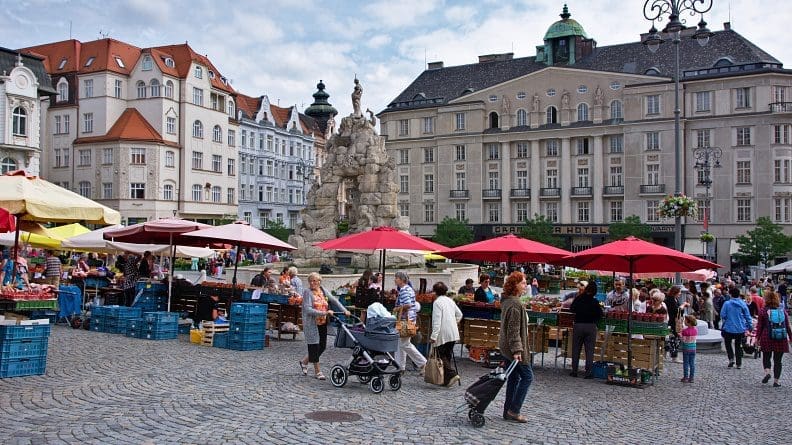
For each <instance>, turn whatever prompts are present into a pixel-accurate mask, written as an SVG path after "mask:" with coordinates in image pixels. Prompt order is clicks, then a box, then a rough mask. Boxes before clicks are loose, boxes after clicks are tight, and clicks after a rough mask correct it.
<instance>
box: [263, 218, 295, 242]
mask: <svg viewBox="0 0 792 445" xmlns="http://www.w3.org/2000/svg"><path fill="white" fill-rule="evenodd" d="M263 230H264V232H266V233H269V234H270V235H272V236H274V237H275V238H278V239H279V240H281V241H283V242H286V243H287V242H289V233H290V230H289V229H287V228H286V225H285V224H283V221H279V220H277V219H276V220H267V228H266V229H263Z"/></svg>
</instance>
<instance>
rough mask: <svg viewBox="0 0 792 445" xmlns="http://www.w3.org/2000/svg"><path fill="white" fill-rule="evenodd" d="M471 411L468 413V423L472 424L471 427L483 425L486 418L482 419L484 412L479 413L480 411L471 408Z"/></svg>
mask: <svg viewBox="0 0 792 445" xmlns="http://www.w3.org/2000/svg"><path fill="white" fill-rule="evenodd" d="M471 411H472V414H469V415H470V416H471V417H470V423H472V424H473V427H475V428H481V427H482V426H484V424H485V423H487V421H486V419H484V414H481V413H480V412H477V411H473V410H471Z"/></svg>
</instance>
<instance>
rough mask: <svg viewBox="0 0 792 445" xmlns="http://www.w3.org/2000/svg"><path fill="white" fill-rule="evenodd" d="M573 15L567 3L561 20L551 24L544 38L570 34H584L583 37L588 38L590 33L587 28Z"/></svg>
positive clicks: (550, 38)
mask: <svg viewBox="0 0 792 445" xmlns="http://www.w3.org/2000/svg"><path fill="white" fill-rule="evenodd" d="M571 16H572V14H570V13H569V8H567V5H566V4H565V5H564V10H563V12H562V13H561V20H559V21H557V22H555V23H553V24H552V25H550V28H548V29H547V32H546V33H545V36H544V39H545V40H552V39H555V38H558V37H569V36H582V37H583V38H585V39H587V38H588V35H586V30H584V29H583V26H582V25H581V24H580V23H578V22H577V21H575V20H573V19H571V18H570V17H571Z"/></svg>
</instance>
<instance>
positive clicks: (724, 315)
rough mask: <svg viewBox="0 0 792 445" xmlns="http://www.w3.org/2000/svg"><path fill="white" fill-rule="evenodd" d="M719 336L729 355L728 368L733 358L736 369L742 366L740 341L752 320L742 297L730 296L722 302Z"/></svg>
mask: <svg viewBox="0 0 792 445" xmlns="http://www.w3.org/2000/svg"><path fill="white" fill-rule="evenodd" d="M720 316H721V321H722V322H723V326H722V327H721V337H723V341H724V343H726V355H727V356H728V357H729V365H728V367H729V368H733V367H734V365H735V360H736V363H737V369H740V368H742V357H743V350H742V341H743V337H745V334H746V332H749V331H750V330H751V329H752V325H753V320H752V319H751V313H750V312H749V311H748V305H746V304H745V300H743V299H742V298H732V299H730V300H728V301H726V302H725V303H723V308H721V314H720Z"/></svg>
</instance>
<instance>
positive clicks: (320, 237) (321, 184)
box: [289, 78, 414, 267]
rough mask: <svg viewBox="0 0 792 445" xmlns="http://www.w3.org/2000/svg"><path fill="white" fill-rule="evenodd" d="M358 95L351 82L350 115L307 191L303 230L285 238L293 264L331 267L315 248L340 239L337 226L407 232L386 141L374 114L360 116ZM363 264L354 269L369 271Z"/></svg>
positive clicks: (331, 259) (331, 257)
mask: <svg viewBox="0 0 792 445" xmlns="http://www.w3.org/2000/svg"><path fill="white" fill-rule="evenodd" d="M362 96H363V87H362V86H361V85H360V81H359V80H358V79H357V78H356V79H355V87H354V90H353V92H352V108H353V112H352V114H351V115H349V116H347V117H345V118H343V119H341V124H340V125H339V126H338V131H337V132H336V133H332V134H331V135H330V137H329V139H328V140H327V143H326V145H325V153H326V155H325V159H324V164H323V165H322V166H321V169H320V180H319V181H317V182H315V183H314V184H313V186H312V187H311V189H310V191H309V192H308V195H307V196H306V206H305V208H304V209H303V211H302V225H301V226H300V227H299V228H298V229H297V230H296V231H295V234H294V235H292V237H291V238H290V239H289V243H290V244H292V245H293V246H296V247H297V251H296V252H294V258H295V260H296V262H297V263H298V265H309V264H310V265H319V264H335V252H334V251H323V250H321V249H319V248H318V247H315V246H314V243H316V242H321V241H326V240H331V239H335V238H338V237H339V236H340V235H343V234H339V233H338V226H339V223H340V222H341V221H346V222H347V223H348V227H349V233H356V232H362V231H364V230H368V229H371V228H373V227H377V226H391V227H394V228H397V229H400V230H407V229H408V228H409V224H410V223H409V218H408V217H402V216H400V215H399V210H398V200H397V197H398V193H399V187H398V184H397V183H396V181H395V167H396V165H395V162H394V161H393V159H391V158H390V157H389V156H388V153H387V152H386V151H385V139H384V138H383V137H381V136H379V135H378V134H377V131H376V129H375V125H376V119H375V118H374V114H373V113H372V112H370V111H369V110H368V109H366V111H367V112H368V113H369V114H370V117H369V118H367V117H366V116H365V114H364V113H363V111H362V110H363V108H362V107H361V97H362ZM329 128H330V126H329V125H328V129H329ZM331 131H332V130H328V132H331ZM344 201H346V202H344ZM368 261H369V258H368V257H361V256H356V257H354V258H353V266H356V267H369V265H368V264H367V263H368ZM410 262H414V261H412V260H410Z"/></svg>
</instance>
